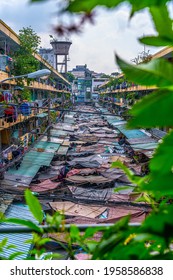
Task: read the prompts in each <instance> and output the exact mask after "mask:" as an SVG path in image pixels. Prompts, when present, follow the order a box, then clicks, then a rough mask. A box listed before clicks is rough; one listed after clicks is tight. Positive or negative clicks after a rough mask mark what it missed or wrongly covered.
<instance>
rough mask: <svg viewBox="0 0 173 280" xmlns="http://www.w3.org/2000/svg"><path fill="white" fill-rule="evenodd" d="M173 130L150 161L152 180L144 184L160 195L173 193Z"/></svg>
mask: <svg viewBox="0 0 173 280" xmlns="http://www.w3.org/2000/svg"><path fill="white" fill-rule="evenodd" d="M172 143H173V132H171V133H169V134H168V135H167V136H165V137H164V138H163V143H161V144H160V145H159V147H158V148H157V149H156V151H155V154H154V157H153V158H152V159H151V161H150V165H149V167H150V170H151V172H150V180H149V182H148V183H147V184H143V186H142V187H143V188H144V189H145V190H150V191H153V192H154V194H155V195H157V196H158V197H159V196H160V197H161V196H163V195H173V188H172V185H173V146H172Z"/></svg>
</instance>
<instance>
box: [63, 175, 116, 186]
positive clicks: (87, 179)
mask: <svg viewBox="0 0 173 280" xmlns="http://www.w3.org/2000/svg"><path fill="white" fill-rule="evenodd" d="M66 181H68V182H71V183H76V184H82V183H91V184H94V183H95V184H102V183H108V182H112V181H113V179H112V178H105V177H103V176H93V175H88V176H80V175H74V176H71V177H68V178H66Z"/></svg>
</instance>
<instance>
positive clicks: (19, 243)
mask: <svg viewBox="0 0 173 280" xmlns="http://www.w3.org/2000/svg"><path fill="white" fill-rule="evenodd" d="M5 216H6V218H20V219H25V220H29V221H32V222H34V223H36V224H38V222H37V221H36V220H35V218H34V217H33V215H32V213H31V212H30V210H29V209H28V207H27V205H25V204H12V205H10V206H9V208H8V210H7V211H6V212H5ZM7 225H8V227H11V228H14V227H16V226H17V224H9V223H8V224H7V223H3V224H0V228H2V227H6V226H7ZM4 238H8V243H7V245H15V246H16V248H10V249H8V250H7V249H6V250H5V252H3V254H2V253H1V255H3V257H6V258H8V257H9V256H10V255H11V254H14V253H16V252H22V253H23V254H22V255H20V256H16V257H15V260H21V259H24V258H26V257H27V256H28V254H29V251H30V249H31V248H32V245H31V244H30V243H26V241H27V240H29V239H32V234H31V233H9V234H7V233H2V234H1V233H0V241H1V240H3V239H4Z"/></svg>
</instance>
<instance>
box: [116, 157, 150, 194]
mask: <svg viewBox="0 0 173 280" xmlns="http://www.w3.org/2000/svg"><path fill="white" fill-rule="evenodd" d="M111 167H112V168H114V167H116V168H121V169H122V170H123V171H124V173H125V174H126V175H127V177H128V179H129V180H130V182H132V183H133V184H135V185H140V184H141V183H142V182H143V181H145V180H146V178H145V177H143V178H141V177H139V176H136V175H135V174H134V173H133V171H131V170H130V169H129V168H127V166H125V165H124V164H123V163H122V162H120V161H116V162H113V163H112V165H111ZM120 189H121V188H120Z"/></svg>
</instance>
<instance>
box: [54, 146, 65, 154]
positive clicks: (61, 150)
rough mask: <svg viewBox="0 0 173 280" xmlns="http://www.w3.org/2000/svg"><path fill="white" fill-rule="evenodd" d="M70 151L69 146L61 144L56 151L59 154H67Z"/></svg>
mask: <svg viewBox="0 0 173 280" xmlns="http://www.w3.org/2000/svg"><path fill="white" fill-rule="evenodd" d="M67 152H68V147H67V146H61V147H60V148H59V149H58V151H57V152H56V154H57V155H66V154H67Z"/></svg>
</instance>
